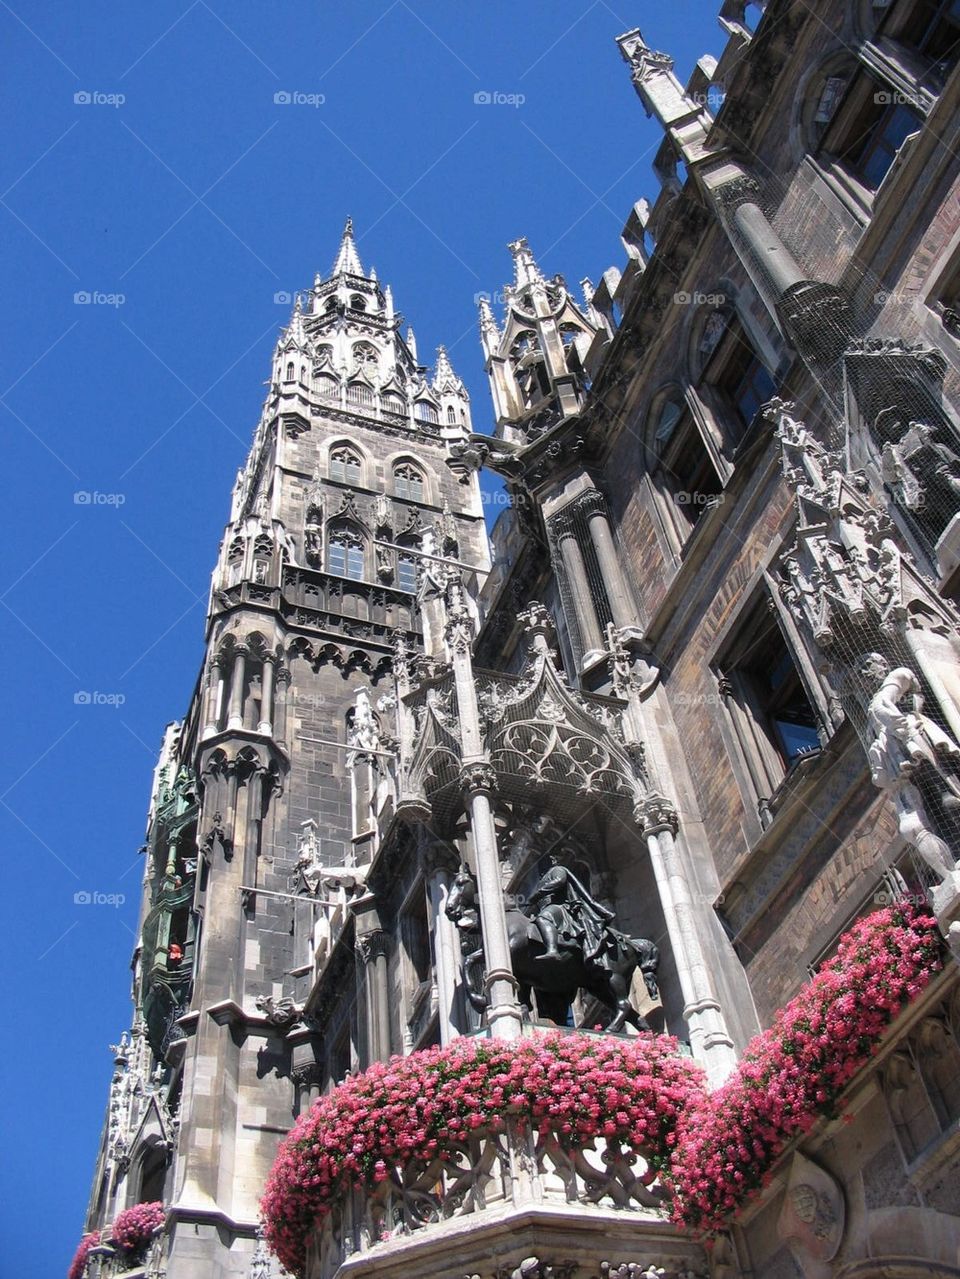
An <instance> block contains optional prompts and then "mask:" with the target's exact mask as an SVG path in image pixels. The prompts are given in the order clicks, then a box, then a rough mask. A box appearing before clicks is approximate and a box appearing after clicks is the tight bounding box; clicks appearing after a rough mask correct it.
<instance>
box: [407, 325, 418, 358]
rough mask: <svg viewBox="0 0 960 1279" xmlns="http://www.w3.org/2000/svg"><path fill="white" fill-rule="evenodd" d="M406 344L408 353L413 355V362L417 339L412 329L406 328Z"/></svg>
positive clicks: (415, 356) (415, 354) (415, 355)
mask: <svg viewBox="0 0 960 1279" xmlns="http://www.w3.org/2000/svg"><path fill="white" fill-rule="evenodd" d="M407 346H408V347H409V348H410V354H411V355H412V356H413V362H414V364H416V362H417V339H416V338H415V337H414V335H413V329H412V328H409V329H407Z"/></svg>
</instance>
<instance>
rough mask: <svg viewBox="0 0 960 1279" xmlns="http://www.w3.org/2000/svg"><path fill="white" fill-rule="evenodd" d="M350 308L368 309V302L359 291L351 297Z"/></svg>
mask: <svg viewBox="0 0 960 1279" xmlns="http://www.w3.org/2000/svg"><path fill="white" fill-rule="evenodd" d="M350 309H351V311H365V310H366V309H367V304H366V302H364V300H363V298H362V297H361V296H360V294H359V293H354V294H353V296H352V297H351V298H350Z"/></svg>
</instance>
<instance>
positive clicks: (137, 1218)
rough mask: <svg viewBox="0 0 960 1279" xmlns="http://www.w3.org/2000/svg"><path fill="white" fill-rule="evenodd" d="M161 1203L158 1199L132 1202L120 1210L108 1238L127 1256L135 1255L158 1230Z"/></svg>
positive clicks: (160, 1223)
mask: <svg viewBox="0 0 960 1279" xmlns="http://www.w3.org/2000/svg"><path fill="white" fill-rule="evenodd" d="M164 1216H165V1214H164V1211H163V1204H162V1203H160V1202H159V1201H157V1202H155V1203H148V1204H134V1206H133V1207H132V1208H125V1209H124V1210H123V1212H121V1213H120V1214H119V1215H118V1216H117V1219H116V1221H114V1223H113V1227H112V1229H111V1231H110V1238H111V1239H112V1241H113V1243H114V1244H115V1245H116V1247H118V1248H119V1249H120V1250H121V1252H124V1253H126V1255H127V1256H128V1257H137V1256H139V1255H140V1254H141V1253H143V1252H144V1251H145V1250H146V1247H147V1244H148V1243H149V1242H150V1240H151V1239H152V1238H153V1236H154V1235H155V1234H156V1233H157V1231H158V1230H160V1229H161V1228H162V1226H163V1222H164Z"/></svg>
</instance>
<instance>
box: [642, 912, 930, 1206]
mask: <svg viewBox="0 0 960 1279" xmlns="http://www.w3.org/2000/svg"><path fill="white" fill-rule="evenodd" d="M941 963H942V961H941V958H940V940H939V935H938V933H937V927H936V920H935V919H933V918H932V916H930V915H927V914H922V913H920V912H918V911H916V910H914V909H913V907H911V906H910V905H909V904H906V903H903V904H900V903H898V904H895V905H893V906H891V907H887V908H885V909H884V910H879V911H877V912H875V913H874V914H872V915H869V916H867V917H866V918H865V919H861V920H859V921H858V922H857V923H856V924H854V926H853V927H852V928H851V929H850V931H849V932H847V933H845V934H844V936H843V937H842V938H841V941H840V945H839V947H838V949H837V953H836V955H835V956H834V957H833V958H832V959H831V960H830V961H829V962H828V963H826V964H825V965H824V966H823V967H822V968H821V969H820V970H819V972H818V973H817V974H816V976H814V977H813V978H812V979H811V980H810V981H809V982H807V983H806V985H805V986H804V987H803V988H802V989H801V991H800V993H799V994H798V995H797V996H796V997H795V998H794V999H792V1000H791V1001H790V1002H789V1003H788V1004H787V1005H786V1006H785V1007H784V1008H782V1009H781V1010H780V1011H779V1012H778V1013H777V1015H776V1017H775V1018H774V1022H773V1025H772V1026H770V1028H769V1029H768V1030H765V1031H764V1032H763V1033H762V1034H760V1035H757V1036H756V1037H755V1038H754V1039H753V1040H751V1042H750V1043H749V1045H748V1046H747V1049H746V1052H745V1053H744V1055H743V1058H742V1060H741V1061H740V1064H739V1066H738V1068H737V1070H736V1071H735V1072H734V1074H733V1075H732V1076H731V1077H730V1079H728V1080H727V1082H726V1083H725V1084H724V1085H723V1086H722V1087H721V1088H719V1089H717V1091H716V1092H714V1093H712V1094H710V1095H709V1096H706V1095H703V1096H700V1097H696V1098H694V1099H693V1104H692V1105H691V1106H690V1107H689V1109H688V1110H687V1112H686V1113H685V1114H684V1115H683V1116H682V1118H681V1119H680V1122H679V1124H678V1128H677V1142H676V1147H675V1149H674V1152H673V1156H672V1159H671V1164H670V1167H669V1169H668V1170H667V1171H666V1176H665V1180H666V1181H667V1184H668V1185H669V1186H670V1187H671V1190H672V1193H673V1200H674V1207H673V1216H674V1220H675V1221H677V1222H678V1223H679V1224H682V1225H685V1226H687V1227H689V1228H692V1229H695V1230H698V1231H716V1230H719V1229H721V1228H723V1227H724V1226H725V1225H726V1223H727V1222H728V1220H729V1217H730V1215H731V1214H732V1213H734V1212H736V1211H737V1209H739V1208H740V1207H741V1206H742V1204H743V1203H744V1201H745V1200H746V1199H747V1198H748V1197H749V1195H750V1194H751V1193H752V1192H753V1191H755V1190H756V1189H757V1188H758V1187H760V1186H761V1185H763V1184H764V1183H765V1181H766V1180H767V1179H768V1177H769V1173H770V1169H771V1168H772V1166H773V1164H774V1162H775V1161H776V1159H777V1158H778V1156H779V1155H780V1154H781V1153H782V1152H783V1150H784V1149H785V1147H786V1146H787V1145H788V1143H789V1142H790V1141H791V1140H792V1139H793V1138H794V1137H796V1136H798V1135H800V1134H802V1133H805V1132H808V1131H809V1130H810V1128H811V1127H812V1126H813V1124H814V1123H815V1122H816V1120H817V1118H818V1117H819V1116H821V1115H825V1116H833V1115H834V1114H835V1113H836V1110H837V1106H836V1102H837V1098H838V1097H839V1095H840V1093H841V1092H842V1091H843V1088H844V1086H845V1085H846V1084H848V1083H849V1082H850V1080H851V1079H852V1078H853V1077H854V1075H856V1074H857V1072H858V1071H859V1070H860V1069H861V1068H862V1067H863V1066H864V1064H865V1063H866V1062H867V1061H868V1060H869V1058H870V1057H871V1055H872V1054H873V1053H874V1052H876V1050H877V1047H878V1046H879V1043H880V1040H881V1037H882V1035H883V1032H884V1030H885V1029H886V1027H887V1026H888V1025H889V1024H890V1022H891V1021H893V1019H894V1018H895V1017H896V1016H897V1014H898V1013H899V1012H900V1011H901V1010H902V1009H903V1008H905V1007H906V1005H907V1004H908V1003H910V1001H911V1000H912V999H915V998H916V996H917V995H919V994H920V992H921V991H922V990H923V988H924V986H926V984H927V982H928V981H929V980H930V978H931V977H932V976H933V974H934V973H935V972H937V971H938V970H939V968H940V967H941Z"/></svg>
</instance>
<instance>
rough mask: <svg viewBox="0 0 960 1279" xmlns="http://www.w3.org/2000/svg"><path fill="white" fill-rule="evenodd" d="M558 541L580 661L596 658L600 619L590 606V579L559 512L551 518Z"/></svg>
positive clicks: (599, 652) (600, 647)
mask: <svg viewBox="0 0 960 1279" xmlns="http://www.w3.org/2000/svg"><path fill="white" fill-rule="evenodd" d="M554 525H555V528H556V531H557V535H558V540H559V543H560V555H561V558H562V559H563V567H564V570H565V572H566V575H567V581H568V582H569V584H570V593H571V594H572V595H573V607H574V609H575V610H576V614H577V616H576V622H577V629H578V630H579V632H580V637H581V639H582V641H583V649H584V652H583V658H582V662H583V665H585V666H586V665H587V664H588V662H592V661H594V660H595V659H597V658H599V657H600V656H601V655H602V653H603V638H602V636H601V634H600V622H599V621H598V619H597V612H596V609H595V608H594V606H593V596H592V595H591V594H590V583H589V581H588V580H587V566H586V564H585V563H584V561H583V552H582V551H581V549H580V543H579V542H578V541H577V537H576V533H575V532H574V529H573V525H572V523H571V521H570V518H569V516H566V517H564V516H563V515H561V516H560V517H558V519H557V520H556V521H555V522H554Z"/></svg>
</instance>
